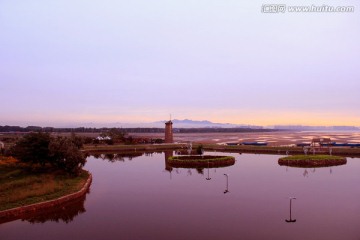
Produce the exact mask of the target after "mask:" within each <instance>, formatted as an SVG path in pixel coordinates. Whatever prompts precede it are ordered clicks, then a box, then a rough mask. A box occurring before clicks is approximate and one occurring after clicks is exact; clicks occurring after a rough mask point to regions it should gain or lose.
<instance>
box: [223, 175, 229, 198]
mask: <svg viewBox="0 0 360 240" xmlns="http://www.w3.org/2000/svg"><path fill="white" fill-rule="evenodd" d="M224 176H225V177H226V188H225V191H224V194H226V193H228V192H229V174H226V173H225V174H224Z"/></svg>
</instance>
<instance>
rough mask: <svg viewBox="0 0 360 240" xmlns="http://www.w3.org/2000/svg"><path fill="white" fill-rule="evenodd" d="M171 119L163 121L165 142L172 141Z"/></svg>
mask: <svg viewBox="0 0 360 240" xmlns="http://www.w3.org/2000/svg"><path fill="white" fill-rule="evenodd" d="M173 142H174V139H173V131H172V121H171V120H170V121H168V122H166V123H165V143H173Z"/></svg>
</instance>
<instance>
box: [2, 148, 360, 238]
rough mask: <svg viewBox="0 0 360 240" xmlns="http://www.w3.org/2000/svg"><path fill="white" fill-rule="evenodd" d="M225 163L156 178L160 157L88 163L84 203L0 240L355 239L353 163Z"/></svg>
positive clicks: (358, 170)
mask: <svg viewBox="0 0 360 240" xmlns="http://www.w3.org/2000/svg"><path fill="white" fill-rule="evenodd" d="M218 154H220V153H218ZM227 155H233V156H235V157H236V160H237V161H236V163H235V165H234V166H231V167H227V168H218V169H210V170H209V172H208V171H207V169H203V170H202V172H203V174H199V172H198V171H197V170H196V169H173V170H172V172H171V173H170V172H168V171H166V170H165V167H166V166H165V161H164V159H165V158H164V154H153V155H152V156H140V157H135V158H132V160H129V158H126V157H125V158H123V160H124V161H119V160H113V161H112V162H109V161H108V160H102V159H101V158H100V159H95V158H94V157H90V158H89V159H88V163H87V165H86V169H88V170H90V171H91V172H92V173H93V183H92V186H91V192H90V194H88V195H87V197H86V200H85V203H84V204H79V203H75V204H74V206H73V208H69V207H66V208H64V209H60V210H55V211H54V212H52V213H51V212H50V213H46V214H45V213H44V214H42V215H38V216H32V217H31V218H29V219H28V220H23V221H22V220H16V221H12V222H8V223H4V224H1V225H0V239H1V240H7V239H17V240H18V239H37V240H38V239H52V240H57V239H87V240H88V239H125V240H126V239H141V240H145V239H156V240H162V239H172V240H173V239H179V240H180V239H182V240H183V239H187V240H188V239H196V240H203V239H227V240H231V239H276V240H281V239H294V240H295V239H299V240H300V239H301V240H304V239H306V240H311V239H314V240H315V239H316V240H318V239H327V240H329V239H336V240H338V239H359V238H360V228H359V225H360V189H359V187H358V186H359V183H360V159H359V158H357V159H355V158H354V159H351V158H348V163H347V164H346V165H344V166H337V167H332V168H317V169H315V170H314V169H301V168H286V167H280V166H279V165H278V164H277V159H278V158H279V156H272V155H251V154H243V155H239V154H227ZM199 171H200V170H199ZM200 172H201V171H200ZM208 173H209V176H208ZM224 174H228V175H229V177H228V186H226V176H225V175H224ZM206 178H211V179H210V180H206ZM227 187H228V188H227ZM226 189H227V190H228V191H229V192H227V193H226V194H224V191H226ZM289 197H296V200H292V216H291V220H292V221H294V220H296V222H292V223H287V222H286V221H285V220H288V221H289V220H290V211H289V210H290V209H289V203H290V201H289ZM29 221H30V222H31V223H30V222H29Z"/></svg>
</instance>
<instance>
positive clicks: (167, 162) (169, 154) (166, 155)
mask: <svg viewBox="0 0 360 240" xmlns="http://www.w3.org/2000/svg"><path fill="white" fill-rule="evenodd" d="M172 156H173V151H165V170H166V171H169V172H170V173H171V172H172V170H173V168H172V167H171V166H170V165H169V161H168V159H169V157H172Z"/></svg>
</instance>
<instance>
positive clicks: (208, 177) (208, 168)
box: [206, 161, 211, 180]
mask: <svg viewBox="0 0 360 240" xmlns="http://www.w3.org/2000/svg"><path fill="white" fill-rule="evenodd" d="M209 165H210V163H209V161H208V167H207V178H206V180H211V177H210V166H209Z"/></svg>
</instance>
